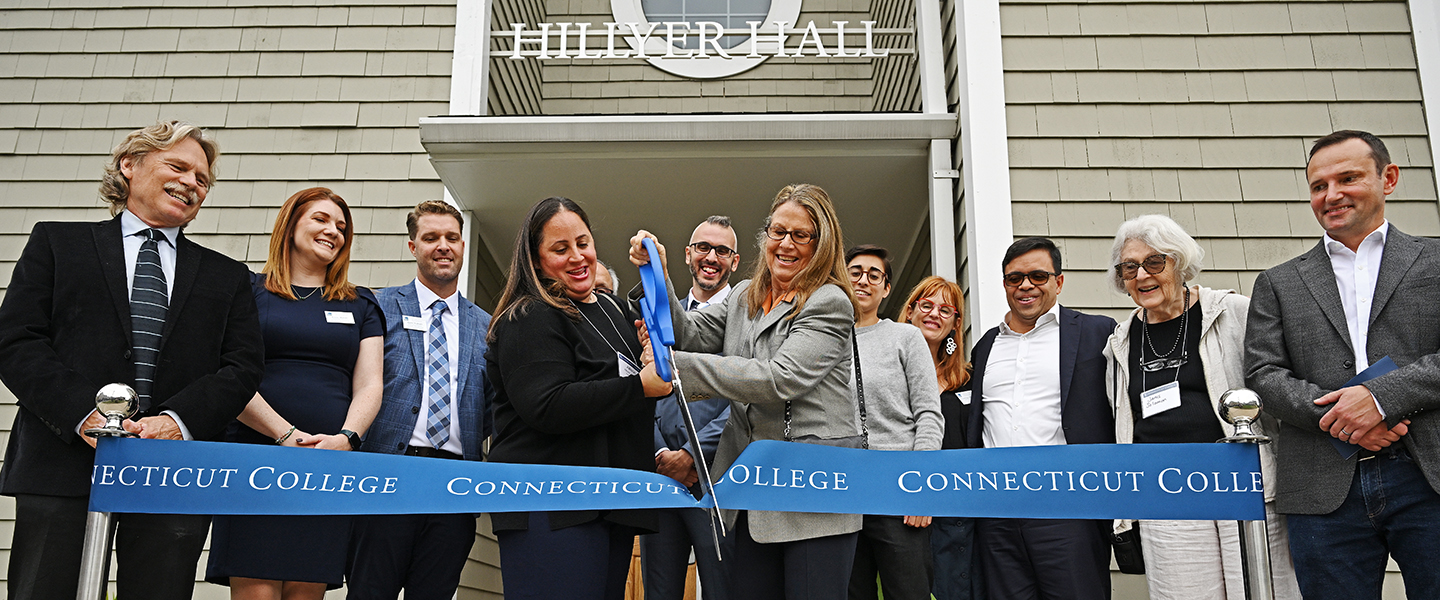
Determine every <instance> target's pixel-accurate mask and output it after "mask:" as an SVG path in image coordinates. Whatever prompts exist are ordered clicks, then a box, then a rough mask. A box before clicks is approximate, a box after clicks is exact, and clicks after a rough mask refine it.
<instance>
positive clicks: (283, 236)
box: [261, 187, 355, 300]
mask: <svg viewBox="0 0 1440 600" xmlns="http://www.w3.org/2000/svg"><path fill="white" fill-rule="evenodd" d="M321 200H329V201H331V202H334V203H335V205H336V206H339V207H340V212H342V213H344V214H345V229H343V230H341V232H340V233H341V235H342V236H343V237H344V242H343V243H341V244H340V250H339V252H337V253H336V254H335V260H332V261H330V264H329V265H328V266H326V267H325V299H326V300H354V299H355V284H353V283H350V280H349V272H350V246H351V245H352V242H353V241H354V237H355V231H354V229H355V220H354V219H352V218H350V207H349V205H347V204H345V199H344V198H341V197H340V195H339V194H336V193H335V192H332V191H330V189H329V188H323V187H312V188H307V189H303V190H300V191H298V192H295V195H293V196H290V198H289V199H288V200H286V201H285V204H284V205H282V206H281V207H280V214H278V215H275V229H274V230H273V231H271V232H270V255H269V256H268V257H266V259H265V268H264V270H262V271H261V273H264V274H265V289H267V290H269V291H270V292H272V293H274V294H275V295H277V296H280V297H281V298H285V299H287V300H296V299H297V298H296V296H295V292H294V290H291V289H290V249H291V248H292V247H294V244H293V243H291V240H292V239H293V238H294V237H295V226H296V224H297V223H299V222H300V217H302V216H303V215H304V211H303V209H304V208H305V206H306V205H307V204H310V203H312V202H318V201H321Z"/></svg>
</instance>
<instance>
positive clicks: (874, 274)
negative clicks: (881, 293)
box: [850, 267, 886, 285]
mask: <svg viewBox="0 0 1440 600" xmlns="http://www.w3.org/2000/svg"><path fill="white" fill-rule="evenodd" d="M861 279H869V280H870V283H872V284H875V285H880V284H882V283H885V279H886V277H885V272H884V271H881V270H880V269H876V268H874V267H871V268H870V270H869V271H866V270H865V269H862V268H860V267H851V268H850V283H860V280H861Z"/></svg>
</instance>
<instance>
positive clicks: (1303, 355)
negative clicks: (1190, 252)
mask: <svg viewBox="0 0 1440 600" xmlns="http://www.w3.org/2000/svg"><path fill="white" fill-rule="evenodd" d="M1305 174H1306V179H1307V180H1308V182H1309V185H1310V208H1311V209H1312V210H1314V212H1315V218H1316V219H1317V220H1318V221H1319V222H1320V226H1321V227H1322V228H1324V229H1325V235H1324V236H1323V238H1322V239H1321V242H1320V244H1318V245H1316V246H1315V247H1314V248H1312V249H1311V250H1310V251H1309V252H1306V253H1305V254H1302V255H1300V256H1298V257H1296V258H1293V259H1291V260H1289V261H1287V262H1285V263H1284V264H1281V265H1279V266H1277V267H1275V268H1273V269H1270V270H1268V271H1265V272H1264V273H1261V274H1260V276H1259V277H1257V278H1256V280H1255V291H1254V298H1253V299H1252V300H1251V303H1250V317H1249V322H1248V326H1247V328H1246V336H1245V337H1246V343H1245V346H1246V356H1245V370H1246V383H1247V385H1249V386H1250V387H1251V388H1253V389H1254V390H1255V391H1257V392H1259V393H1260V396H1261V397H1262V398H1263V399H1264V401H1265V403H1266V404H1265V407H1266V410H1267V411H1269V412H1270V414H1273V415H1275V416H1277V417H1279V418H1280V421H1281V425H1280V432H1279V440H1278V442H1277V448H1276V450H1277V454H1278V456H1277V462H1278V467H1279V469H1278V470H1279V473H1278V478H1277V480H1278V481H1277V487H1278V489H1277V490H1276V495H1275V503H1276V509H1277V510H1278V511H1279V512H1281V513H1284V514H1286V515H1287V523H1288V526H1289V528H1290V550H1291V554H1292V556H1293V558H1294V562H1295V575H1296V578H1297V579H1298V580H1299V583H1300V591H1301V592H1302V593H1303V594H1304V595H1305V597H1306V598H1307V599H1313V598H1320V599H1326V598H1347V599H1356V598H1360V599H1363V598H1376V599H1378V598H1379V597H1380V586H1381V581H1382V579H1383V577H1384V575H1385V565H1386V560H1387V556H1389V557H1393V558H1394V559H1395V562H1396V563H1397V564H1399V565H1400V572H1401V575H1403V576H1404V579H1405V593H1406V594H1407V595H1409V596H1410V597H1411V598H1440V569H1436V568H1435V566H1436V564H1440V495H1437V493H1436V492H1437V490H1440V415H1437V414H1436V410H1435V409H1437V408H1440V394H1437V393H1436V390H1440V303H1437V302H1436V296H1437V294H1436V291H1437V289H1440V288H1437V287H1436V284H1440V241H1436V240H1433V239H1426V238H1417V237H1413V236H1409V235H1406V234H1404V233H1402V232H1400V230H1399V229H1396V228H1395V227H1394V226H1393V225H1391V224H1390V223H1389V221H1387V220H1386V219H1385V196H1387V195H1389V194H1390V193H1391V192H1393V191H1394V190H1395V185H1396V184H1397V183H1398V182H1399V180H1400V168H1399V167H1397V166H1396V165H1394V164H1392V163H1391V162H1390V154H1389V152H1388V151H1387V150H1386V148H1385V144H1384V143H1383V142H1381V141H1380V140H1379V139H1378V138H1376V137H1375V136H1374V135H1371V134H1369V133H1365V132H1362V131H1337V132H1335V133H1332V134H1330V135H1328V136H1325V137H1323V138H1320V139H1319V140H1317V141H1316V142H1315V144H1314V146H1312V147H1311V150H1310V161H1309V164H1308V165H1307V166H1306V169H1305ZM1387 356H1388V357H1390V358H1391V359H1392V360H1394V361H1395V364H1396V365H1398V366H1399V368H1398V369H1396V370H1395V371H1392V372H1390V373H1388V374H1386V375H1382V376H1380V377H1376V378H1373V379H1370V380H1368V381H1365V382H1364V383H1363V384H1360V385H1347V384H1348V382H1349V380H1350V379H1351V378H1353V377H1355V376H1356V374H1358V373H1360V372H1362V371H1364V370H1365V369H1366V368H1368V367H1369V366H1370V365H1372V364H1374V363H1376V362H1378V361H1380V360H1381V359H1383V358H1385V357H1387ZM1335 440H1339V441H1342V442H1349V443H1351V444H1355V445H1358V446H1360V448H1354V447H1353V446H1350V447H1346V449H1345V451H1344V452H1341V451H1339V449H1338V448H1337V446H1338V444H1336V443H1335ZM1396 442H1400V443H1396ZM1356 451H1358V452H1356Z"/></svg>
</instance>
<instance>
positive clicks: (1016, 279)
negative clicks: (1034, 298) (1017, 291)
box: [1005, 271, 1060, 287]
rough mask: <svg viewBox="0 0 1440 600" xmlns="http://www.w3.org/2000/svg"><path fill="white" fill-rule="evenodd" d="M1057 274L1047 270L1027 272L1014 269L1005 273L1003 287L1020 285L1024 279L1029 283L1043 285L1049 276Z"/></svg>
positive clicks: (1057, 274)
mask: <svg viewBox="0 0 1440 600" xmlns="http://www.w3.org/2000/svg"><path fill="white" fill-rule="evenodd" d="M1059 276H1060V274H1059V273H1051V272H1049V271H1031V272H1029V273H1021V272H1019V271H1015V272H1013V273H1006V274H1005V287H1020V284H1021V283H1023V282H1024V281H1025V280H1026V279H1029V280H1030V283H1033V284H1035V285H1045V282H1047V281H1050V278H1051V277H1059Z"/></svg>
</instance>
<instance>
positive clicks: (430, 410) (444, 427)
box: [425, 300, 450, 448]
mask: <svg viewBox="0 0 1440 600" xmlns="http://www.w3.org/2000/svg"><path fill="white" fill-rule="evenodd" d="M448 308H449V307H448V306H446V304H445V301H444V300H436V301H435V303H434V304H431V305H430V331H429V335H427V336H425V337H428V338H430V343H428V344H426V345H425V358H426V360H425V389H426V391H427V394H426V396H428V397H429V398H430V402H429V403H427V405H426V411H425V435H426V436H427V437H429V438H430V445H431V446H434V447H436V448H439V447H441V446H444V445H445V442H448V441H450V355H449V351H448V349H447V346H446V343H445V324H444V322H443V321H441V315H444V314H445V311H446V310H447V309H448Z"/></svg>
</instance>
